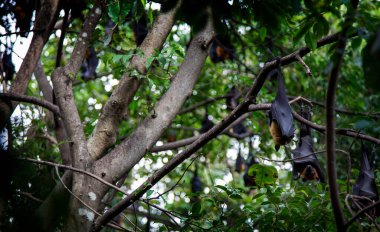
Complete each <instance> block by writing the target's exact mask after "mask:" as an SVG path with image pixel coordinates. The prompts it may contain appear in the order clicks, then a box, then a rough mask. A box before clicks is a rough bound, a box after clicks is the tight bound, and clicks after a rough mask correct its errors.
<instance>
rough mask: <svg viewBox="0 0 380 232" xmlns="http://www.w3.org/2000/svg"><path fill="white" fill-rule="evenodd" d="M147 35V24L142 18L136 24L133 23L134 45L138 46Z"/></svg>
mask: <svg viewBox="0 0 380 232" xmlns="http://www.w3.org/2000/svg"><path fill="white" fill-rule="evenodd" d="M147 34H148V28H147V23H146V20H145V18H144V17H142V18H141V19H140V20H138V21H137V22H136V21H134V22H133V35H134V37H135V41H136V45H137V46H140V45H141V44H142V42H143V41H144V39H145V37H146V35H147Z"/></svg>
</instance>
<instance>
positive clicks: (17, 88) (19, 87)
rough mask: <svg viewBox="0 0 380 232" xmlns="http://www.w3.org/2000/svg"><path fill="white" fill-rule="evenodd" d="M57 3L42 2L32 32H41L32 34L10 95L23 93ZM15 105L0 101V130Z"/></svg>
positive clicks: (46, 37)
mask: <svg viewBox="0 0 380 232" xmlns="http://www.w3.org/2000/svg"><path fill="white" fill-rule="evenodd" d="M58 2H59V1H58V0H52V1H42V4H41V9H40V10H39V14H38V15H37V16H36V21H35V23H34V30H37V31H38V30H41V32H36V33H34V34H33V38H32V41H31V42H30V46H29V49H28V51H27V53H26V55H25V58H24V59H23V62H22V64H21V66H20V69H19V70H18V72H17V74H16V77H15V80H14V81H13V83H12V86H11V88H10V92H11V93H18V94H24V93H25V91H26V88H27V86H28V82H29V79H30V77H31V76H32V73H33V71H34V67H35V66H36V64H37V62H38V60H39V58H40V55H41V52H42V49H43V47H44V45H45V43H46V41H47V40H48V38H49V36H50V34H51V31H52V29H53V27H54V24H55V21H56V18H57V16H58V10H57V9H58ZM45 29H46V30H45ZM17 104H18V103H17V102H11V104H10V105H9V104H8V103H7V102H4V101H0V130H2V129H3V128H4V126H5V124H6V122H8V119H9V118H10V116H11V114H12V113H13V110H14V109H15V107H16V106H17Z"/></svg>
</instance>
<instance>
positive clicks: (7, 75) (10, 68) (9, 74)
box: [2, 49, 15, 81]
mask: <svg viewBox="0 0 380 232" xmlns="http://www.w3.org/2000/svg"><path fill="white" fill-rule="evenodd" d="M2 71H3V73H4V79H5V81H10V80H12V79H13V75H14V73H15V65H14V64H13V62H12V52H11V51H9V50H8V49H7V50H6V51H5V52H4V53H3V58H2Z"/></svg>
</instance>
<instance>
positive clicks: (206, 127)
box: [199, 113, 214, 134]
mask: <svg viewBox="0 0 380 232" xmlns="http://www.w3.org/2000/svg"><path fill="white" fill-rule="evenodd" d="M213 127H214V123H213V122H212V121H211V120H210V119H209V118H208V113H206V114H205V117H204V118H203V121H202V128H201V129H200V130H199V132H201V134H203V133H206V132H207V131H208V130H210V129H211V128H213Z"/></svg>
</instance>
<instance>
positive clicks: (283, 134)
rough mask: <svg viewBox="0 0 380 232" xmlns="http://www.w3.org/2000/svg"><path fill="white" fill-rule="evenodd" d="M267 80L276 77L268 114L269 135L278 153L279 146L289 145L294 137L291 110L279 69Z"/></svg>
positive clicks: (271, 73)
mask: <svg viewBox="0 0 380 232" xmlns="http://www.w3.org/2000/svg"><path fill="white" fill-rule="evenodd" d="M268 77H269V78H271V77H272V78H273V77H277V81H278V89H277V95H276V98H275V100H274V101H273V102H272V105H271V109H270V112H269V121H270V133H271V135H272V138H273V141H274V143H275V148H276V150H277V151H278V149H279V148H280V146H281V145H285V144H287V143H289V142H290V141H291V140H292V138H293V137H294V131H295V129H294V126H293V115H292V109H291V108H290V105H289V103H288V97H287V96H286V91H285V82H284V78H283V76H282V74H281V70H280V69H279V68H277V69H275V70H273V71H271V72H270V73H269V75H268Z"/></svg>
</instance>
